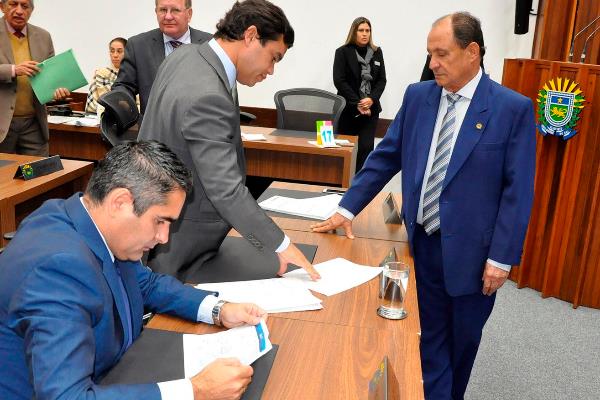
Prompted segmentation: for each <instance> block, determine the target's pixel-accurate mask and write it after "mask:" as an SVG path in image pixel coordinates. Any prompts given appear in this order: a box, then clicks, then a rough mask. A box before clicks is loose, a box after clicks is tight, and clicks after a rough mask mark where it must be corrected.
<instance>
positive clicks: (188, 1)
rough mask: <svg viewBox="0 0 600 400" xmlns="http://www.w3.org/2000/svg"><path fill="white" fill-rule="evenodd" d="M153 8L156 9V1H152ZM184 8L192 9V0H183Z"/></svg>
mask: <svg viewBox="0 0 600 400" xmlns="http://www.w3.org/2000/svg"><path fill="white" fill-rule="evenodd" d="M154 7H158V0H154ZM185 8H192V0H185Z"/></svg>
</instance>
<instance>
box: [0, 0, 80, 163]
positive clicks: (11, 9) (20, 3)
mask: <svg viewBox="0 0 600 400" xmlns="http://www.w3.org/2000/svg"><path fill="white" fill-rule="evenodd" d="M0 5H1V6H2V12H3V13H4V17H2V18H0V153H17V154H29V155H35V156H47V155H48V121H47V114H46V107H44V105H43V104H40V102H39V101H38V99H37V97H36V96H35V94H34V93H33V90H32V89H31V84H30V83H29V78H30V77H32V76H34V75H36V74H37V73H38V72H40V68H39V67H38V66H37V64H38V63H39V62H41V61H44V60H46V59H47V58H50V57H52V56H53V55H54V46H53V45H52V38H51V37H50V34H49V33H48V32H47V31H45V30H44V29H42V28H40V27H37V26H35V25H31V24H29V23H27V21H29V18H30V17H31V13H32V12H33V0H1V2H0ZM69 94H70V93H69V91H68V90H67V89H65V88H58V89H56V91H55V92H54V98H55V99H56V100H58V99H62V98H64V97H67V96H68V95H69Z"/></svg>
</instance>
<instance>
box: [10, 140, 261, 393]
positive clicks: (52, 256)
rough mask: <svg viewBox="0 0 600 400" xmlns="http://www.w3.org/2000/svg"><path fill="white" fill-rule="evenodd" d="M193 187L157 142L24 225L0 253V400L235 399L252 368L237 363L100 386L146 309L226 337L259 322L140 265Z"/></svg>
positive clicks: (128, 150)
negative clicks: (213, 328)
mask: <svg viewBox="0 0 600 400" xmlns="http://www.w3.org/2000/svg"><path fill="white" fill-rule="evenodd" d="M191 187H192V181H191V174H190V172H189V170H188V169H187V168H186V167H185V166H184V165H183V164H182V163H181V161H179V159H178V158H177V156H176V155H175V154H174V153H173V152H171V150H169V149H168V148H167V147H166V146H165V145H163V144H160V143H158V142H138V143H128V144H123V145H120V146H117V147H114V148H113V149H112V150H110V151H109V152H108V153H107V155H106V157H105V158H104V159H103V160H101V161H100V162H99V164H98V166H97V168H96V169H95V170H94V172H93V174H92V177H91V179H90V181H89V184H88V186H87V189H86V191H85V193H83V194H81V193H77V194H75V195H73V196H72V197H70V198H68V199H67V200H50V201H47V202H46V203H44V204H43V205H42V206H41V207H40V208H39V209H38V210H37V211H35V212H34V213H32V214H31V215H30V216H29V217H28V218H26V219H25V220H24V221H23V222H22V223H21V225H20V227H19V230H18V231H17V233H16V235H15V237H14V239H13V240H12V241H11V242H10V244H9V245H8V246H7V247H6V249H5V250H4V252H3V253H2V254H0V360H2V361H1V363H2V368H0V399H3V400H8V399H31V398H35V399H38V400H43V399H59V398H61V399H62V398H65V399H66V398H68V399H84V398H85V399H88V398H95V399H161V398H162V399H186V398H187V399H192V398H193V399H238V398H239V397H240V396H241V395H242V393H243V392H244V390H245V388H246V387H247V385H248V384H249V382H250V380H251V376H252V372H253V371H252V367H250V366H246V365H242V364H240V362H239V361H238V360H236V359H233V358H232V359H218V360H216V361H214V362H212V363H211V364H209V365H208V366H207V367H205V368H204V369H203V370H202V371H201V372H200V373H198V374H197V375H196V376H194V377H192V378H190V379H189V380H188V379H182V380H177V381H170V382H162V383H158V384H155V383H153V384H140V385H107V386H101V385H98V381H99V380H100V379H101V378H102V377H103V376H105V375H106V373H107V372H108V371H109V370H110V369H111V368H112V367H113V366H114V365H115V364H116V363H117V362H118V361H119V359H120V358H121V357H122V356H123V354H124V353H125V352H126V351H127V349H128V347H129V346H131V344H132V342H134V341H135V340H136V339H137V338H138V337H139V335H140V333H141V329H142V314H143V310H144V308H147V309H149V310H152V311H154V312H158V313H167V314H173V315H176V316H178V317H181V318H186V319H189V320H194V321H202V322H206V323H213V322H215V323H218V324H222V325H224V326H225V327H227V328H231V327H235V326H239V325H243V324H257V323H259V322H260V319H261V318H262V317H264V316H265V313H264V311H263V310H261V309H260V308H259V307H257V306H256V305H253V304H236V303H224V302H222V301H219V300H218V298H217V297H215V295H216V293H213V292H206V291H202V290H198V289H195V288H193V287H191V286H185V285H183V284H182V283H180V282H179V281H177V280H176V279H174V278H172V277H170V276H166V275H159V274H155V273H153V272H152V271H150V270H149V269H148V268H147V267H145V266H144V265H142V263H141V262H140V258H141V257H142V254H143V252H144V251H147V250H148V249H151V248H152V247H154V246H155V245H156V244H157V243H166V242H167V240H168V235H169V228H170V225H171V223H172V222H173V221H175V220H176V219H177V218H178V217H179V213H180V212H181V208H182V206H183V204H184V201H185V197H186V195H187V193H189V192H190V190H191ZM148 188H152V189H153V190H148Z"/></svg>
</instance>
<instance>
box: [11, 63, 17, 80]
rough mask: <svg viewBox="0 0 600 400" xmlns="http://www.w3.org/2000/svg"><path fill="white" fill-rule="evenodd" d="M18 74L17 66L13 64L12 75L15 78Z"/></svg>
mask: <svg viewBox="0 0 600 400" xmlns="http://www.w3.org/2000/svg"><path fill="white" fill-rule="evenodd" d="M16 76H17V66H16V65H14V64H13V66H12V77H13V79H14V78H15V77H16Z"/></svg>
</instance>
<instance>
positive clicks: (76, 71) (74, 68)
mask: <svg viewBox="0 0 600 400" xmlns="http://www.w3.org/2000/svg"><path fill="white" fill-rule="evenodd" d="M38 67H40V69H41V71H40V72H39V73H38V74H37V75H35V76H33V77H31V78H29V82H30V83H31V87H32V89H33V92H34V93H35V95H36V96H37V98H38V100H39V101H40V103H42V104H46V103H47V102H49V101H51V100H52V99H53V98H54V91H55V90H56V89H58V88H61V87H64V88H67V89H69V90H70V91H73V90H75V89H79V88H80V87H82V86H85V85H87V80H86V79H85V77H84V76H83V73H82V72H81V68H79V64H77V60H75V56H74V55H73V50H71V49H70V50H67V51H65V52H64V53H60V54H58V55H56V56H54V57H50V58H49V59H47V60H45V61H42V62H41V63H39V64H38Z"/></svg>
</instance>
